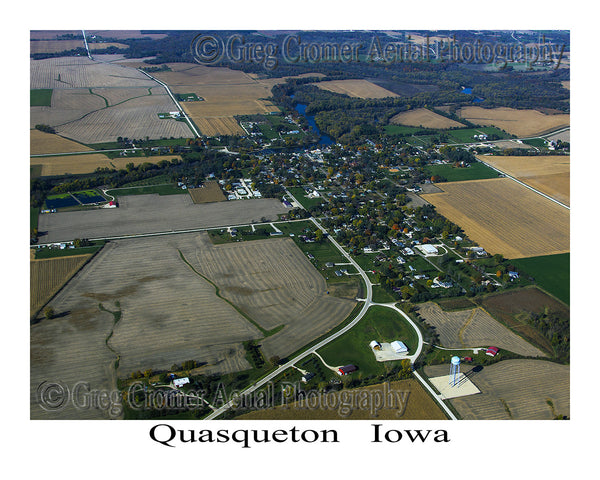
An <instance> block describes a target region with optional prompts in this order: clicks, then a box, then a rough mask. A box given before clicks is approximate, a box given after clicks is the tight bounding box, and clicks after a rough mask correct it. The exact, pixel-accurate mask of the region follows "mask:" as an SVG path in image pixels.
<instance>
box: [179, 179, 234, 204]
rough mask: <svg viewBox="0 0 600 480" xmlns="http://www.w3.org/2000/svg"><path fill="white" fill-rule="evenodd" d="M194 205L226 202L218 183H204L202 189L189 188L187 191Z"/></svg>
mask: <svg viewBox="0 0 600 480" xmlns="http://www.w3.org/2000/svg"><path fill="white" fill-rule="evenodd" d="M188 191H189V192H190V195H191V196H192V201H193V202H194V203H210V202H223V201H225V200H227V197H225V194H224V193H223V190H221V187H220V186H219V182H216V181H215V182H205V183H204V186H203V187H202V188H190V189H189V190H188Z"/></svg>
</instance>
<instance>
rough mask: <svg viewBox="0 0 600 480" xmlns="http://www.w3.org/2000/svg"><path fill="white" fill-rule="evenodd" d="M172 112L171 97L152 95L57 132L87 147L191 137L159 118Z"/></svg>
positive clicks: (94, 114)
mask: <svg viewBox="0 0 600 480" xmlns="http://www.w3.org/2000/svg"><path fill="white" fill-rule="evenodd" d="M162 91H163V92H164V89H162ZM98 98H99V97H98ZM38 108H43V107H38ZM173 109H175V105H174V104H173V101H172V100H171V97H169V95H166V93H165V94H156V93H153V94H152V95H146V96H143V97H137V98H132V99H130V100H127V101H125V102H122V103H119V104H117V105H115V106H112V107H109V108H102V109H100V110H97V111H94V112H92V113H90V114H88V115H86V116H85V117H83V118H81V119H79V120H76V121H73V122H70V123H66V124H63V125H60V126H58V127H57V128H56V131H57V133H58V134H60V135H64V136H65V137H68V138H72V139H73V140H76V141H79V142H82V143H88V144H90V143H102V142H112V141H115V140H116V139H117V138H118V137H129V138H145V137H150V138H165V137H166V138H170V137H174V138H190V137H192V132H191V130H190V128H189V127H188V125H187V123H185V122H180V121H177V120H175V119H160V118H159V117H158V114H159V113H163V112H168V111H171V110H173Z"/></svg>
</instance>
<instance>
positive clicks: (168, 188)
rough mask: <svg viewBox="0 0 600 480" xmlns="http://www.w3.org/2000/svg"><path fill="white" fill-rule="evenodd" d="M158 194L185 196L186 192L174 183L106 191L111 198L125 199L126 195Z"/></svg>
mask: <svg viewBox="0 0 600 480" xmlns="http://www.w3.org/2000/svg"><path fill="white" fill-rule="evenodd" d="M152 193H158V194H159V195H178V194H179V195H181V194H187V193H188V191H187V190H183V189H181V188H179V187H178V186H177V185H176V184H174V183H166V184H162V185H146V186H142V187H128V188H114V189H112V190H108V191H107V192H106V194H107V195H108V196H111V197H125V196H127V195H148V194H152Z"/></svg>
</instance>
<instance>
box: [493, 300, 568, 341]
mask: <svg viewBox="0 0 600 480" xmlns="http://www.w3.org/2000/svg"><path fill="white" fill-rule="evenodd" d="M481 305H482V306H483V308H485V309H486V310H487V311H488V312H489V313H490V314H491V315H493V316H494V317H495V318H497V319H499V320H501V321H502V322H503V323H505V324H506V325H508V326H509V327H510V328H511V329H512V330H514V331H515V332H517V333H518V334H519V335H521V336H523V337H525V338H531V339H532V340H533V341H535V342H536V343H537V344H538V345H540V346H541V347H543V348H545V349H546V350H547V351H548V352H553V348H552V345H551V344H550V342H549V341H548V339H546V337H544V336H543V335H542V334H541V333H539V332H538V331H537V330H536V329H534V328H533V327H532V326H530V325H529V324H528V323H527V322H526V321H524V320H523V318H527V317H528V316H529V315H530V314H532V313H534V314H540V313H543V312H545V311H547V310H550V311H554V312H557V313H558V314H559V315H560V316H561V317H563V318H566V319H568V318H570V312H569V308H568V307H566V306H564V305H563V304H562V303H561V302H559V301H558V300H555V299H554V298H552V297H551V296H550V295H548V294H546V293H544V292H542V291H541V290H539V289H537V288H525V289H520V290H513V291H510V292H504V293H500V294H495V295H488V296H485V297H483V298H482V299H481Z"/></svg>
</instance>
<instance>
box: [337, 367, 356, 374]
mask: <svg viewBox="0 0 600 480" xmlns="http://www.w3.org/2000/svg"><path fill="white" fill-rule="evenodd" d="M357 370H358V367H357V366H356V365H346V366H344V367H340V368H338V375H348V374H349V373H352V372H356V371H357Z"/></svg>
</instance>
